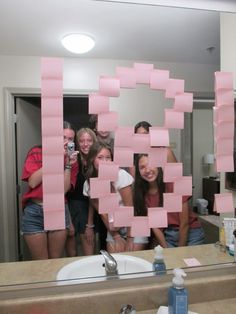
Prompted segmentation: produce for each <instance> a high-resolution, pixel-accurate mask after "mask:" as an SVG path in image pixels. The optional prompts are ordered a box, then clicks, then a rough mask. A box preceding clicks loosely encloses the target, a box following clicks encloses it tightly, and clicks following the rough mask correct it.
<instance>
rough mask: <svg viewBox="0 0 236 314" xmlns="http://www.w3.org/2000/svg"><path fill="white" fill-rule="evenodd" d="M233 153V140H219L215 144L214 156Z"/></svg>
mask: <svg viewBox="0 0 236 314" xmlns="http://www.w3.org/2000/svg"><path fill="white" fill-rule="evenodd" d="M233 151H234V139H233V138H220V139H218V140H217V143H216V155H230V154H233Z"/></svg>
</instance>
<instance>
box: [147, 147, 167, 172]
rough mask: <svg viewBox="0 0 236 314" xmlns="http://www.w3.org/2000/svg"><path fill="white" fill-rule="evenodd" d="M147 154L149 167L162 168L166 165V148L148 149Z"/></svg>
mask: <svg viewBox="0 0 236 314" xmlns="http://www.w3.org/2000/svg"><path fill="white" fill-rule="evenodd" d="M147 153H148V164H149V166H150V167H162V168H163V167H164V165H165V164H166V163H167V148H166V147H150V148H149V149H148V151H147Z"/></svg>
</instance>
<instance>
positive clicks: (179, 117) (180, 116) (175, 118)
mask: <svg viewBox="0 0 236 314" xmlns="http://www.w3.org/2000/svg"><path fill="white" fill-rule="evenodd" d="M164 127H165V128H168V129H183V128H184V113H183V112H179V111H176V110H174V109H165V123H164Z"/></svg>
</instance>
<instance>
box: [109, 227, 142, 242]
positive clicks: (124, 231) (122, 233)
mask: <svg viewBox="0 0 236 314" xmlns="http://www.w3.org/2000/svg"><path fill="white" fill-rule="evenodd" d="M118 233H119V234H120V236H121V237H122V238H124V239H126V236H127V228H125V227H122V228H120V230H119V231H118ZM106 241H107V242H114V239H113V237H112V235H111V234H110V232H107V239H106ZM134 243H135V244H147V243H148V237H134Z"/></svg>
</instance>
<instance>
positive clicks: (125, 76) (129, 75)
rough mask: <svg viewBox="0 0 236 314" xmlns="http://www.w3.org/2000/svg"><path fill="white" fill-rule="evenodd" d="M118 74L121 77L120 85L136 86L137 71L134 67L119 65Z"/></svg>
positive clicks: (123, 86)
mask: <svg viewBox="0 0 236 314" xmlns="http://www.w3.org/2000/svg"><path fill="white" fill-rule="evenodd" d="M116 74H117V77H118V78H119V79H120V87H122V88H135V87H136V71H135V70H134V69H133V68H125V67H117V68H116Z"/></svg>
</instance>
